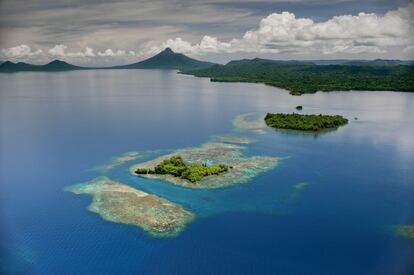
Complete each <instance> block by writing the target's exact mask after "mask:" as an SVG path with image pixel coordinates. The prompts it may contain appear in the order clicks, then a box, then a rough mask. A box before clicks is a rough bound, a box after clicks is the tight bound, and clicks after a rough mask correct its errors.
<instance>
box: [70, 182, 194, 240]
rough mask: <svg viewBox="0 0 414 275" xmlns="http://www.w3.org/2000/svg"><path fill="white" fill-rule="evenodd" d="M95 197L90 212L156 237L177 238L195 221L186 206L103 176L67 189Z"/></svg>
mask: <svg viewBox="0 0 414 275" xmlns="http://www.w3.org/2000/svg"><path fill="white" fill-rule="evenodd" d="M65 190H66V191H69V192H72V193H74V194H77V195H79V194H88V195H91V196H92V197H93V200H92V203H91V204H90V205H89V207H88V209H89V210H90V211H91V212H94V213H97V214H99V215H100V216H101V217H102V218H103V219H105V220H108V221H112V222H117V223H125V224H132V225H136V226H138V227H140V228H142V229H143V230H144V231H146V232H148V233H149V234H150V235H151V236H153V237H174V236H176V235H178V234H179V233H180V232H181V231H182V230H183V229H184V228H185V226H186V225H187V224H188V223H189V222H191V221H192V220H193V219H194V214H193V213H191V212H190V211H188V210H186V209H184V208H183V207H182V206H180V205H178V204H176V203H173V202H171V201H168V200H166V199H164V198H161V197H158V196H156V195H151V194H148V193H146V192H143V191H141V190H138V189H135V188H133V187H131V186H129V185H126V184H123V183H120V182H116V181H112V180H111V179H109V178H107V177H99V178H96V179H93V180H91V181H88V182H85V183H81V184H77V185H73V186H70V187H68V188H66V189H65Z"/></svg>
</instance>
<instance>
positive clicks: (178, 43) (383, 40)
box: [151, 4, 414, 54]
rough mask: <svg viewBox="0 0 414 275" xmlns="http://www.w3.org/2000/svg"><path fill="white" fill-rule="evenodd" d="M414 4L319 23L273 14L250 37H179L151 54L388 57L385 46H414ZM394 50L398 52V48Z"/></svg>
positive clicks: (262, 21) (246, 35)
mask: <svg viewBox="0 0 414 275" xmlns="http://www.w3.org/2000/svg"><path fill="white" fill-rule="evenodd" d="M413 26H414V4H410V5H408V6H407V7H405V8H399V9H397V10H394V11H389V12H387V13H386V14H384V15H382V16H380V15H376V14H374V13H359V14H358V15H356V16H352V15H341V16H335V17H333V18H331V19H329V20H326V21H322V22H315V21H313V20H312V19H309V18H296V16H295V14H293V13H290V12H282V13H272V14H270V15H269V16H267V17H265V18H263V19H262V20H261V21H260V25H259V27H258V28H257V29H254V30H250V31H248V32H246V33H245V34H244V35H243V36H242V38H239V39H237V38H235V39H232V40H230V41H228V42H221V41H219V40H218V39H217V38H215V37H210V36H204V37H203V38H202V39H201V41H200V42H199V43H198V44H191V43H189V42H187V41H185V40H182V39H181V38H179V37H178V38H175V39H169V40H167V41H166V42H165V43H163V44H162V45H160V46H158V47H155V48H152V50H151V51H155V50H160V49H162V48H164V47H170V48H172V49H173V50H176V51H179V52H184V53H189V54H205V53H232V52H260V53H263V52H269V53H283V52H291V53H304V52H309V51H314V52H319V53H322V54H336V53H351V54H352V53H363V52H366V53H385V52H386V51H387V47H395V46H398V47H400V49H403V48H404V47H408V46H409V45H412V44H413V43H414V38H413V35H412V34H413V33H414V27H413ZM394 50H395V48H394Z"/></svg>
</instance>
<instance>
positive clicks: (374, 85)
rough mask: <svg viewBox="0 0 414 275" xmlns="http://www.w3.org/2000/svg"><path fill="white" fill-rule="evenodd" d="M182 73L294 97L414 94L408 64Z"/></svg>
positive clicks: (236, 64) (274, 64)
mask: <svg viewBox="0 0 414 275" xmlns="http://www.w3.org/2000/svg"><path fill="white" fill-rule="evenodd" d="M183 73H185V74H190V75H194V76H198V77H209V78H210V80H211V81H217V82H250V83H263V84H266V85H270V86H275V87H278V88H282V89H286V90H289V91H290V93H291V94H292V95H301V94H305V93H316V92H317V91H324V92H328V91H350V90H366V91H403V92H414V66H413V65H412V64H411V63H409V62H396V61H395V62H386V61H382V62H380V61H378V60H374V61H371V62H351V61H350V62H349V63H343V64H341V65H317V64H316V63H313V62H305V61H277V60H267V59H260V58H255V59H242V60H236V61H231V62H229V63H227V64H226V65H214V66H212V67H210V68H206V69H201V70H185V71H183Z"/></svg>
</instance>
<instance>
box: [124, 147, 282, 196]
mask: <svg viewBox="0 0 414 275" xmlns="http://www.w3.org/2000/svg"><path fill="white" fill-rule="evenodd" d="M245 149H246V147H244V146H242V145H240V144H232V143H224V142H209V143H204V144H202V145H200V146H197V147H188V148H181V149H177V150H175V151H173V152H171V153H168V154H166V155H161V156H159V157H156V158H154V159H151V160H148V161H145V162H140V163H137V164H135V165H133V166H132V167H131V168H130V172H131V174H133V175H135V176H138V177H141V178H146V179H157V180H162V181H165V182H168V183H171V184H174V185H177V186H181V187H185V188H191V189H215V188H224V187H228V186H231V185H234V184H243V183H247V182H248V181H250V180H251V179H252V178H254V177H256V176H257V175H259V174H261V173H264V172H266V171H268V170H270V169H273V168H275V167H276V166H277V164H278V162H279V161H280V160H282V159H283V158H277V157H272V156H245V155H244V154H243V153H244V151H245Z"/></svg>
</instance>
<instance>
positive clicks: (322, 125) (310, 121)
mask: <svg viewBox="0 0 414 275" xmlns="http://www.w3.org/2000/svg"><path fill="white" fill-rule="evenodd" d="M265 122H266V124H267V126H270V127H273V128H281V129H291V130H301V131H320V130H323V129H329V128H336V127H339V126H341V125H345V124H347V123H348V119H346V118H344V117H342V116H339V115H336V116H329V115H301V114H295V113H293V114H270V113H268V114H267V115H266V117H265Z"/></svg>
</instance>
